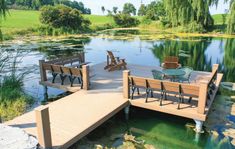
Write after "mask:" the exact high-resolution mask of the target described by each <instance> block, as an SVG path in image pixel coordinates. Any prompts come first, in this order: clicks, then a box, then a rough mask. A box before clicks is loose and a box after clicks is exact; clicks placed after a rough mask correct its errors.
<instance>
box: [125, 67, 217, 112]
mask: <svg viewBox="0 0 235 149" xmlns="http://www.w3.org/2000/svg"><path fill="white" fill-rule="evenodd" d="M218 67H219V65H218V64H214V65H213V68H212V73H211V75H210V77H209V78H207V79H204V80H201V81H200V82H199V83H198V84H186V83H176V82H169V81H161V82H162V83H163V84H166V85H168V86H171V84H172V86H175V85H176V84H178V85H179V86H184V90H185V91H187V90H188V91H190V90H191V91H192V88H193V90H194V95H196V97H197V100H198V103H197V113H198V114H203V115H204V114H205V111H206V108H207V107H208V108H210V106H211V104H212V101H210V100H211V99H214V97H211V96H215V94H214V93H213V92H214V90H215V88H216V87H218V86H217V85H218V84H219V82H218V80H217V72H218ZM130 73H131V72H130V71H129V70H124V71H123V97H124V98H127V99H130V88H131V81H130V79H131V78H132V77H136V76H131V74H130ZM138 78H141V77H138ZM142 78H143V77H142ZM143 79H145V81H146V82H148V81H151V80H153V79H152V78H143ZM142 82H143V81H142ZM213 86H214V87H213Z"/></svg>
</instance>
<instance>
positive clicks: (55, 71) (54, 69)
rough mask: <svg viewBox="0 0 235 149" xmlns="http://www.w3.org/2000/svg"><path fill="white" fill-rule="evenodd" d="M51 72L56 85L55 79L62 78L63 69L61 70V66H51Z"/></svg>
mask: <svg viewBox="0 0 235 149" xmlns="http://www.w3.org/2000/svg"><path fill="white" fill-rule="evenodd" d="M51 72H52V77H53V79H52V83H55V78H56V76H57V75H60V77H61V69H60V65H53V64H51Z"/></svg>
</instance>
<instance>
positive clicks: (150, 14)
mask: <svg viewBox="0 0 235 149" xmlns="http://www.w3.org/2000/svg"><path fill="white" fill-rule="evenodd" d="M165 15H166V12H165V8H164V5H163V2H162V1H153V2H151V3H150V4H149V5H147V8H146V17H147V18H148V19H151V20H160V19H161V18H163V17H165Z"/></svg>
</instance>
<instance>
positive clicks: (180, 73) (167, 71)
mask: <svg viewBox="0 0 235 149" xmlns="http://www.w3.org/2000/svg"><path fill="white" fill-rule="evenodd" d="M162 72H163V73H164V75H166V76H168V77H170V78H171V81H176V78H177V77H179V76H183V75H185V71H183V70H180V69H164V70H162Z"/></svg>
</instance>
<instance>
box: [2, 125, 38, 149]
mask: <svg viewBox="0 0 235 149" xmlns="http://www.w3.org/2000/svg"><path fill="white" fill-rule="evenodd" d="M37 145H38V140H37V139H36V138H34V137H33V136H30V135H28V134H27V133H26V132H25V131H24V130H22V129H20V128H16V127H10V126H6V125H4V124H0V149H36V148H37Z"/></svg>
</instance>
